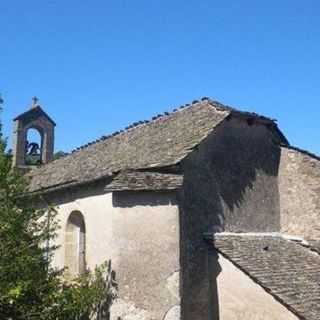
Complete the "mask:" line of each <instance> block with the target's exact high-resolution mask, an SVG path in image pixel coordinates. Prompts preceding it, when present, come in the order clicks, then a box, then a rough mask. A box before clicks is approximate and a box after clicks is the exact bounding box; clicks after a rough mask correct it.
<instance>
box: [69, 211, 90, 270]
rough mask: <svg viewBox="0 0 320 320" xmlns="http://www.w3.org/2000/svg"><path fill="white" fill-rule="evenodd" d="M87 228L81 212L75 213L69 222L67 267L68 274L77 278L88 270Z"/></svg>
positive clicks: (71, 215)
mask: <svg viewBox="0 0 320 320" xmlns="http://www.w3.org/2000/svg"><path fill="white" fill-rule="evenodd" d="M85 261H86V228H85V223H84V218H83V215H82V214H81V212H79V211H73V212H72V213H71V214H70V216H69V218H68V221H67V227H66V238H65V266H66V267H67V268H68V269H67V274H68V275H70V276H77V275H79V274H82V273H83V272H84V271H85V269H86V263H85Z"/></svg>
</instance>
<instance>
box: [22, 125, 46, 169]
mask: <svg viewBox="0 0 320 320" xmlns="http://www.w3.org/2000/svg"><path fill="white" fill-rule="evenodd" d="M42 156H43V133H42V131H41V130H39V129H37V128H35V127H31V128H29V129H28V130H27V132H26V142H25V154H24V157H25V164H26V165H40V164H41V163H42V162H43V161H42Z"/></svg>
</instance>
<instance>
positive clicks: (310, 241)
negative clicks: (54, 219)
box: [13, 98, 320, 320]
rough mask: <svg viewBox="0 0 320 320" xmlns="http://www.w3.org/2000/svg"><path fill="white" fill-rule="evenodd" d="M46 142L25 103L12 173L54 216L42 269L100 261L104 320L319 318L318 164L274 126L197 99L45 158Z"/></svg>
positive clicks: (50, 136) (34, 111) (43, 120)
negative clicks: (108, 300) (110, 278)
mask: <svg viewBox="0 0 320 320" xmlns="http://www.w3.org/2000/svg"><path fill="white" fill-rule="evenodd" d="M301 125H303V124H301ZM30 129H35V130H37V131H38V132H39V134H40V137H41V143H40V144H39V145H37V144H36V143H33V144H32V142H31V143H30V142H28V141H27V134H28V131H29V130H30ZM298 129H299V128H297V130H298ZM54 130H55V122H54V121H53V120H52V119H51V118H50V117H49V116H48V115H47V114H46V113H45V111H44V110H43V109H42V108H41V107H40V105H39V104H38V102H37V100H34V102H33V105H32V106H31V108H30V109H29V110H27V111H26V112H25V113H23V114H21V115H19V116H18V117H16V118H15V119H14V147H13V154H14V158H13V162H14V166H15V167H18V168H20V169H21V170H24V171H25V172H26V173H25V174H26V176H27V177H28V179H29V192H30V193H31V194H33V195H39V194H40V195H41V199H42V200H41V203H39V205H40V206H42V207H45V206H47V205H48V204H52V205H54V206H55V208H56V209H57V212H58V217H59V220H60V224H61V229H60V230H59V235H58V238H57V240H56V241H57V244H58V245H60V247H59V249H58V251H57V252H56V254H55V257H54V261H53V263H54V265H56V266H59V267H63V266H66V267H68V272H69V274H70V275H77V274H79V273H81V272H83V271H84V270H85V269H87V268H89V269H93V268H94V267H95V266H96V265H98V264H101V263H103V262H104V261H106V260H111V261H112V268H113V270H114V271H115V274H116V279H117V282H118V288H119V298H118V299H117V300H116V301H115V303H114V305H113V306H112V309H111V319H114V320H118V319H121V320H173V319H183V320H209V319H210V320H216V319H220V320H237V319H241V320H243V319H246V320H262V319H266V320H294V319H308V320H319V319H320V280H319V279H320V273H319V271H320V224H319V219H320V158H319V157H318V156H316V155H313V154H311V153H309V152H306V151H303V150H300V149H298V148H296V147H293V146H291V145H290V144H289V142H288V140H287V139H286V137H285V136H284V135H283V133H282V132H281V131H280V130H279V128H278V126H277V124H276V122H275V121H274V120H272V119H269V118H267V117H264V116H261V115H257V114H255V113H250V112H243V111H239V110H237V109H234V108H231V107H228V106H225V105H222V104H221V103H218V102H216V101H213V100H210V99H208V98H203V99H201V100H200V101H193V102H192V103H191V104H187V105H183V106H181V107H179V108H177V109H174V110H173V111H172V112H170V113H169V112H165V113H164V114H161V115H158V116H155V117H153V118H152V119H151V120H150V121H139V122H136V123H134V124H132V125H129V126H128V127H127V128H125V129H124V130H120V131H118V132H115V133H113V134H111V135H109V136H103V137H101V138H100V139H98V140H96V141H94V142H91V143H88V144H87V145H85V146H82V147H80V148H78V149H76V150H74V151H73V152H72V153H70V154H68V155H66V156H64V157H62V158H60V159H57V160H53V152H54ZM30 148H31V149H30ZM30 157H33V158H35V159H36V160H35V161H34V159H33V161H30ZM31 160H32V159H31Z"/></svg>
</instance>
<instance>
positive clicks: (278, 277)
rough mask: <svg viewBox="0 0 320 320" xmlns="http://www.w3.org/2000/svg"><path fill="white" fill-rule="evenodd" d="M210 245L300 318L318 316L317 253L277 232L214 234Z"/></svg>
mask: <svg viewBox="0 0 320 320" xmlns="http://www.w3.org/2000/svg"><path fill="white" fill-rule="evenodd" d="M213 245H214V247H215V248H216V249H217V250H218V251H219V252H221V254H222V255H224V256H225V257H226V258H228V259H229V260H230V261H232V262H233V263H234V264H235V265H236V266H237V267H238V268H240V269H241V270H242V271H243V272H245V273H246V274H247V275H249V276H250V277H251V278H252V279H253V280H254V281H255V282H257V283H258V284H260V285H261V286H262V287H263V288H264V289H265V290H267V291H268V292H270V294H272V295H273V296H274V297H275V298H276V299H277V300H278V301H280V302H281V303H282V304H283V305H285V306H286V307H287V308H288V309H290V310H291V311H292V312H293V313H295V314H296V315H297V316H298V317H300V318H301V319H307V320H319V319H320V304H319V301H320V255H319V254H317V253H315V252H312V251H311V250H310V248H306V247H304V246H302V245H301V244H299V243H297V242H294V241H290V240H288V239H285V238H283V237H281V236H280V235H278V236H275V235H270V236H266V235H263V236H262V235H236V234H235V235H230V234H224V233H220V234H219V233H217V234H215V235H214V239H213Z"/></svg>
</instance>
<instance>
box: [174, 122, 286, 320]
mask: <svg viewBox="0 0 320 320" xmlns="http://www.w3.org/2000/svg"><path fill="white" fill-rule="evenodd" d="M279 161H280V148H279V147H278V146H277V144H276V143H275V137H274V135H273V134H272V132H271V131H270V130H268V128H267V127H266V126H265V125H262V124H252V123H248V122H247V121H246V120H241V119H235V118H232V119H230V120H229V121H224V122H223V123H222V124H220V125H219V126H218V127H216V129H215V130H214V132H213V133H212V134H211V135H209V136H208V137H207V138H206V140H205V141H204V142H203V143H202V144H201V145H200V146H198V148H196V149H195V150H194V152H192V154H191V155H189V157H188V158H187V159H186V160H185V161H184V162H183V164H182V165H183V170H184V172H185V174H184V186H183V188H182V190H181V192H180V195H179V200H180V204H181V205H180V208H181V214H180V216H181V249H180V250H181V264H182V288H183V289H182V292H183V296H182V315H183V320H189V319H190V320H193V319H197V320H207V319H208V317H210V316H211V317H212V315H211V313H212V312H213V311H212V310H210V308H211V307H210V306H212V305H213V304H214V303H215V302H214V299H215V293H214V292H212V291H213V290H215V289H214V286H213V287H212V285H211V287H210V285H209V281H208V274H209V273H208V265H209V264H210V261H208V258H207V254H206V253H207V248H206V245H205V243H204V242H203V234H204V233H205V232H210V233H212V232H216V231H223V230H225V231H232V232H268V231H279V230H280V209H279V191H278V181H277V174H278V167H279ZM211 283H212V282H211ZM210 299H211V300H210ZM212 319H215V318H212Z"/></svg>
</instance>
